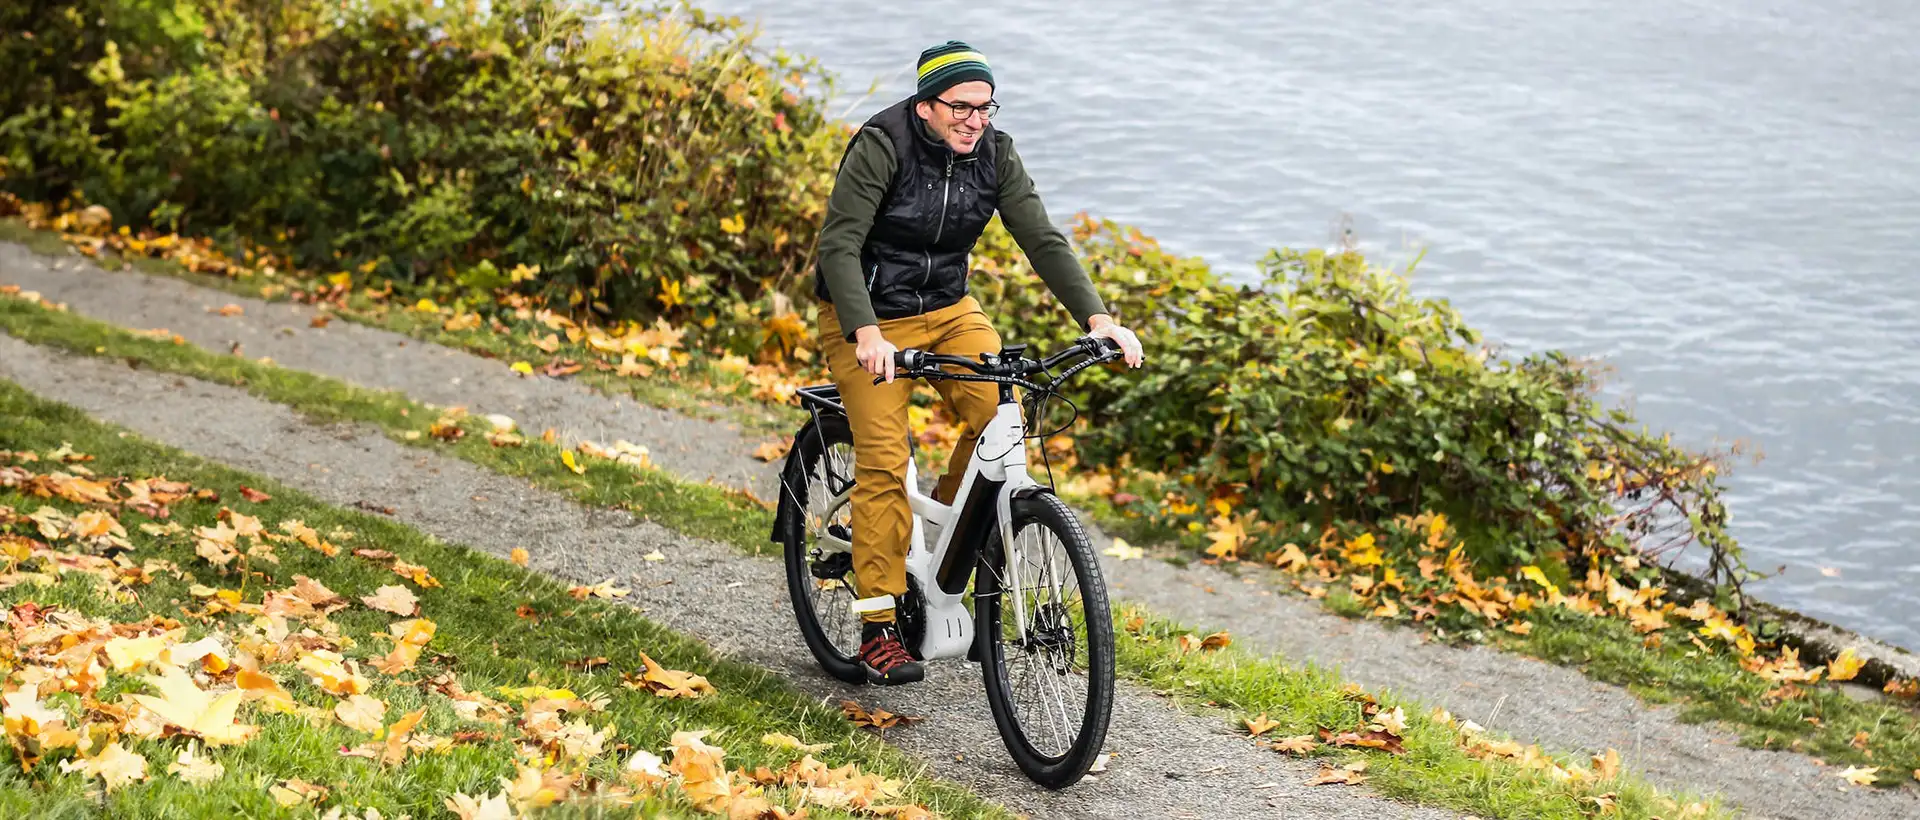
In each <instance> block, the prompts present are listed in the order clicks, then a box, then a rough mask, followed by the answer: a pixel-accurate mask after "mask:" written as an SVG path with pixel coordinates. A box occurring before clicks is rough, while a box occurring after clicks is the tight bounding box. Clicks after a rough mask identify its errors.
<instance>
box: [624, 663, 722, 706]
mask: <svg viewBox="0 0 1920 820" xmlns="http://www.w3.org/2000/svg"><path fill="white" fill-rule="evenodd" d="M640 662H641V663H644V664H646V667H647V671H646V672H644V673H642V674H641V675H640V679H639V683H638V685H635V684H631V683H630V684H628V685H629V686H630V687H631V688H634V689H646V690H647V691H650V692H652V693H654V694H655V695H658V696H660V697H663V698H698V697H701V696H704V695H711V694H713V685H712V684H710V683H708V682H707V679H706V678H704V677H701V676H699V675H695V674H693V673H691V672H681V671H678V670H674V669H668V668H666V667H664V666H661V665H660V664H659V663H658V662H656V661H654V659H653V658H650V657H648V656H647V653H645V652H642V653H640Z"/></svg>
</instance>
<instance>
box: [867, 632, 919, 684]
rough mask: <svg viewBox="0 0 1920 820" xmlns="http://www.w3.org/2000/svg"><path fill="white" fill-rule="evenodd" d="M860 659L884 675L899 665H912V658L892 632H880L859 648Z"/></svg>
mask: <svg viewBox="0 0 1920 820" xmlns="http://www.w3.org/2000/svg"><path fill="white" fill-rule="evenodd" d="M860 659H861V660H863V661H865V662H866V664H867V665H868V666H871V667H873V668H874V669H877V670H879V671H880V674H882V675H884V674H886V673H888V672H891V671H893V669H894V667H897V666H899V665H901V664H905V663H912V662H913V656H912V655H909V654H907V648H906V647H905V646H902V645H901V644H900V638H899V636H896V635H894V634H893V632H891V631H888V632H882V633H880V634H879V635H875V636H874V637H873V638H872V639H871V640H868V641H867V642H866V643H865V644H862V645H861V646H860Z"/></svg>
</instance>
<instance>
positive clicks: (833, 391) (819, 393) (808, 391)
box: [794, 384, 847, 415]
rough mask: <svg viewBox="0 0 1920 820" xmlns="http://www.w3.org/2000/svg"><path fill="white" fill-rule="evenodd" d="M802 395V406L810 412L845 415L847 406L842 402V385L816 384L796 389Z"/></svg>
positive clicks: (797, 394)
mask: <svg viewBox="0 0 1920 820" xmlns="http://www.w3.org/2000/svg"><path fill="white" fill-rule="evenodd" d="M794 395H796V396H799V397H800V406H801V407H804V408H806V409H807V410H808V411H809V412H813V413H819V412H823V411H824V412H833V413H839V414H841V415H845V414H846V412H847V407H846V405H844V404H841V403H840V386H839V385H837V384H816V385H813V386H811V387H802V388H800V389H799V390H796V391H794Z"/></svg>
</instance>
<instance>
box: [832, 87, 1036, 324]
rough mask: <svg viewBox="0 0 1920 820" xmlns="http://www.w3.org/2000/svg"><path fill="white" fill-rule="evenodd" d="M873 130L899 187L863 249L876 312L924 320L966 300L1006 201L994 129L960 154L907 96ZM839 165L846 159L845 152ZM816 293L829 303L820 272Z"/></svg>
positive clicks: (872, 122) (871, 122) (874, 121)
mask: <svg viewBox="0 0 1920 820" xmlns="http://www.w3.org/2000/svg"><path fill="white" fill-rule="evenodd" d="M868 128H878V129H879V130H880V131H882V132H884V133H885V134H886V135H887V138H888V139H889V140H891V141H892V143H893V158H894V172H893V184H892V186H891V187H890V188H888V189H887V194H886V196H885V197H883V198H882V199H881V200H880V207H879V209H878V211H877V212H876V213H875V214H874V219H873V227H872V228H871V229H870V230H868V232H867V241H866V243H865V244H864V245H862V246H861V248H860V272H861V275H862V276H863V277H864V278H865V279H866V284H867V297H868V298H869V299H870V300H872V302H873V312H874V315H875V316H877V317H879V318H881V319H898V318H901V317H905V316H917V315H919V314H922V313H926V312H928V311H931V310H938V309H940V308H943V307H947V306H948V305H952V304H954V303H955V302H958V301H960V299H961V298H962V297H964V296H966V295H967V270H968V268H967V257H968V254H969V253H971V252H972V250H973V243H974V242H975V241H976V240H978V239H979V238H980V233H981V232H982V231H984V230H986V228H987V223H988V222H989V221H991V220H992V219H993V214H994V211H995V209H996V208H998V206H999V204H1000V174H999V171H998V169H997V166H996V165H995V164H994V130H993V127H992V126H991V125H989V126H987V128H986V129H985V130H984V132H983V133H981V135H980V140H979V142H976V143H974V147H973V152H972V153H970V154H955V153H954V152H953V149H951V148H948V147H947V146H946V144H945V143H942V142H936V141H934V139H933V136H932V133H931V132H929V131H927V130H926V129H925V126H924V125H922V124H921V123H920V122H919V115H918V114H916V113H914V110H913V100H912V98H908V99H905V100H901V101H900V102H898V103H895V104H894V105H892V106H889V107H888V108H887V109H886V110H884V111H881V112H880V113H878V114H875V115H873V117H872V118H871V119H868V120H867V122H866V124H865V125H862V126H861V129H860V130H861V131H865V130H866V129H868ZM857 136H858V134H857V133H856V137H857ZM851 148H852V142H851V141H849V142H848V149H849V150H850V149H851ZM840 161H841V162H842V163H845V162H846V153H845V152H843V153H842V154H841V157H840ZM814 290H815V292H816V293H817V294H818V295H819V296H820V298H822V299H827V298H829V297H828V294H827V287H826V281H825V280H824V279H822V278H819V277H818V275H817V273H816V281H815V286H814Z"/></svg>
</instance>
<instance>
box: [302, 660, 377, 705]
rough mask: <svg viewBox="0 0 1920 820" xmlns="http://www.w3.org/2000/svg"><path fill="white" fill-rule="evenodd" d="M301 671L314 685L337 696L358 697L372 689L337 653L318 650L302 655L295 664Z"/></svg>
mask: <svg viewBox="0 0 1920 820" xmlns="http://www.w3.org/2000/svg"><path fill="white" fill-rule="evenodd" d="M294 665H296V666H298V667H300V670H301V671H303V672H306V673H307V675H308V676H309V677H311V678H312V679H313V684H314V685H315V686H318V687H320V688H321V689H325V690H327V691H328V692H331V693H333V694H336V695H341V696H343V697H344V696H347V695H358V694H360V693H362V692H365V691H367V690H368V689H369V688H371V684H370V683H368V681H367V679H366V678H365V677H363V676H362V675H361V674H360V673H359V672H357V671H355V670H354V669H353V668H351V667H348V666H347V665H346V663H344V659H343V658H341V656H340V654H339V653H337V652H332V651H329V650H326V649H316V650H314V651H312V652H308V653H305V654H302V655H301V656H300V659H299V660H297V661H295V662H294Z"/></svg>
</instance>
